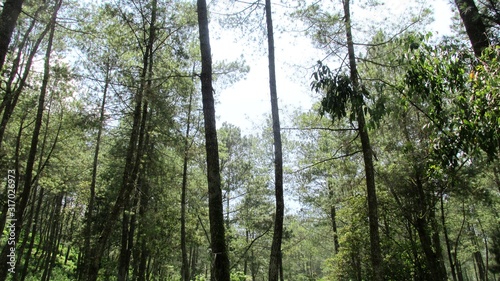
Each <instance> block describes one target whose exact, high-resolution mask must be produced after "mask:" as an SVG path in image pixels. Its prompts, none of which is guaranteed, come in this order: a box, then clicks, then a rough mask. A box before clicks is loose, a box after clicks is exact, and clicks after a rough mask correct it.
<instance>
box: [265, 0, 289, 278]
mask: <svg viewBox="0 0 500 281" xmlns="http://www.w3.org/2000/svg"><path fill="white" fill-rule="evenodd" d="M266 25H267V45H268V52H269V53H268V59H269V89H270V92H271V113H272V119H273V138H274V185H275V187H274V188H275V191H274V192H275V197H276V214H275V218H274V234H273V243H272V246H271V259H270V260H269V280H270V281H277V280H278V277H279V276H281V280H284V277H283V269H282V254H281V243H282V239H283V217H284V213H285V203H284V199H283V152H282V148H281V128H280V117H279V109H278V94H277V90H276V66H275V58H274V31H273V20H272V11H271V1H270V0H266Z"/></svg>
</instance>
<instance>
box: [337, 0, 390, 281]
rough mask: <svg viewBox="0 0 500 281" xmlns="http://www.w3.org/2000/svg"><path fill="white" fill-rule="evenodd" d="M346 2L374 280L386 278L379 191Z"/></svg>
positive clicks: (350, 63) (346, 0) (351, 76)
mask: <svg viewBox="0 0 500 281" xmlns="http://www.w3.org/2000/svg"><path fill="white" fill-rule="evenodd" d="M343 4H344V23H345V32H346V39H347V51H348V57H349V68H350V79H351V83H352V90H353V94H354V97H353V102H354V103H355V108H354V110H355V111H356V116H357V121H358V132H359V137H360V139H361V147H362V149H363V160H364V163H365V176H366V193H367V200H368V219H369V224H370V248H371V256H370V258H371V263H372V270H373V280H375V281H382V280H384V273H383V259H382V252H381V249H380V236H379V229H378V202H377V191H376V187H375V168H374V166H373V151H372V146H371V144H370V137H369V135H368V127H367V126H366V121H365V115H364V108H363V103H364V102H363V98H364V97H363V94H362V91H363V89H362V87H361V84H360V81H359V74H358V69H357V65H356V54H355V53H354V42H353V37H352V27H351V24H352V23H351V11H350V0H343Z"/></svg>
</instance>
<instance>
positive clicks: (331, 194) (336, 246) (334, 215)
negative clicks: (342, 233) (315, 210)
mask: <svg viewBox="0 0 500 281" xmlns="http://www.w3.org/2000/svg"><path fill="white" fill-rule="evenodd" d="M328 196H329V197H330V204H331V206H330V220H331V221H332V231H333V246H334V250H335V254H338V252H339V248H340V246H339V236H338V234H337V210H336V209H335V204H334V200H335V198H334V197H335V196H334V191H333V186H331V184H330V182H328Z"/></svg>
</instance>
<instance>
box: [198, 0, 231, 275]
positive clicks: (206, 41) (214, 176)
mask: <svg viewBox="0 0 500 281" xmlns="http://www.w3.org/2000/svg"><path fill="white" fill-rule="evenodd" d="M197 12H198V28H199V36H200V52H201V75H200V76H201V94H202V101H203V116H204V121H205V141H206V143H205V148H206V153H207V155H206V157H207V180H208V198H209V199H208V207H209V219H210V237H211V241H210V244H211V245H210V246H211V250H212V252H211V255H212V266H211V269H210V271H211V276H210V277H211V280H212V281H229V280H230V277H229V257H228V254H227V251H226V239H225V229H224V210H223V207H222V191H221V178H220V167H219V146H218V144H217V127H216V124H215V105H214V96H213V87H212V53H211V50H210V35H209V29H208V11H207V3H206V1H205V0H198V1H197Z"/></svg>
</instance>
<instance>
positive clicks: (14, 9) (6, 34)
mask: <svg viewBox="0 0 500 281" xmlns="http://www.w3.org/2000/svg"><path fill="white" fill-rule="evenodd" d="M23 2H24V1H23V0H6V1H5V2H4V3H3V9H2V14H0V70H1V69H2V68H3V65H4V63H5V57H6V56H7V52H8V50H9V44H10V39H11V37H12V33H13V32H14V28H15V27H16V23H17V19H18V18H19V14H21V9H22V6H23Z"/></svg>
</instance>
